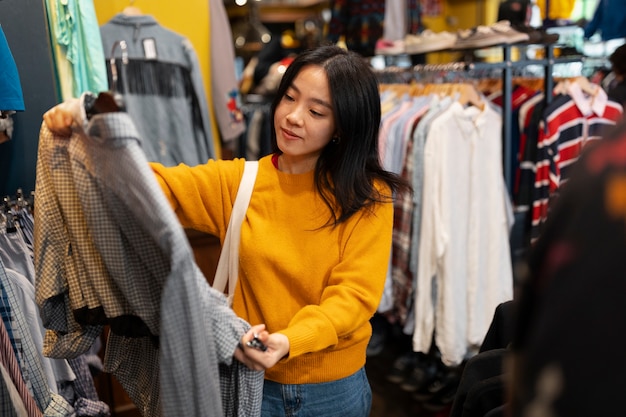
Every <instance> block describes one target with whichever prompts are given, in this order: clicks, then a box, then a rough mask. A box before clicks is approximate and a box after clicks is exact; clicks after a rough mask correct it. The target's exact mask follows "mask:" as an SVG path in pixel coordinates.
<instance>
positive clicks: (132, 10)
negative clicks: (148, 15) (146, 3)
mask: <svg viewBox="0 0 626 417" xmlns="http://www.w3.org/2000/svg"><path fill="white" fill-rule="evenodd" d="M134 4H135V0H130V5H128V6H126V7H124V10H122V14H123V15H126V16H142V15H143V12H142V11H141V9H140V8H139V7H137V6H134Z"/></svg>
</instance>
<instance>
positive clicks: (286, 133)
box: [280, 128, 300, 140]
mask: <svg viewBox="0 0 626 417" xmlns="http://www.w3.org/2000/svg"><path fill="white" fill-rule="evenodd" d="M280 130H281V131H282V132H283V137H284V138H285V139H288V140H296V139H300V136H298V135H296V134H295V133H293V132H292V131H291V130H287V129H283V128H281V129H280Z"/></svg>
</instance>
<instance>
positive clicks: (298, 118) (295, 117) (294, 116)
mask: <svg viewBox="0 0 626 417" xmlns="http://www.w3.org/2000/svg"><path fill="white" fill-rule="evenodd" d="M287 121H288V122H289V123H291V124H293V125H296V126H298V125H300V124H301V123H302V115H301V114H300V110H299V109H297V108H296V109H293V110H292V111H290V112H289V113H287Z"/></svg>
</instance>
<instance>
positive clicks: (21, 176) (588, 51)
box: [0, 0, 623, 417]
mask: <svg viewBox="0 0 626 417" xmlns="http://www.w3.org/2000/svg"><path fill="white" fill-rule="evenodd" d="M250 1H255V0H250ZM597 2H598V0H576V5H575V8H574V11H573V13H572V16H571V19H570V21H571V24H569V25H565V26H562V27H557V28H553V29H551V30H552V31H554V32H556V33H560V34H561V42H560V44H561V45H562V46H563V47H564V48H565V47H567V48H572V47H573V48H574V49H576V51H577V52H578V53H579V54H580V55H581V56H584V57H585V58H584V59H581V60H580V62H575V63H569V64H564V66H563V67H562V68H559V69H557V71H561V73H562V74H564V75H571V76H576V75H590V74H588V73H587V71H588V70H589V68H591V66H593V67H597V66H600V65H605V66H609V64H608V56H609V55H610V53H611V52H612V51H613V50H614V49H615V48H616V47H617V46H619V45H620V44H621V43H623V39H622V40H618V41H617V42H601V41H600V40H599V38H598V37H594V38H592V39H591V40H589V41H583V38H582V29H581V27H580V26H581V22H584V21H585V20H588V19H590V18H591V16H592V15H593V12H594V10H595V8H596V6H597ZM93 3H94V7H95V10H96V14H97V18H98V21H99V23H100V24H103V23H105V22H107V21H108V20H110V19H111V18H112V17H113V16H114V15H115V14H117V13H120V12H121V11H122V10H124V8H126V7H127V6H129V5H130V4H132V5H133V6H135V7H138V8H139V9H140V10H141V11H142V12H143V13H144V14H149V15H152V16H154V17H155V18H156V20H157V21H158V22H159V23H160V24H161V25H162V26H164V27H167V28H169V29H171V30H172V31H174V32H177V33H179V34H181V35H184V36H185V37H187V38H188V39H189V40H190V41H191V43H192V44H193V46H194V48H195V51H196V53H197V56H198V61H199V64H200V66H201V68H202V75H203V78H204V87H205V90H206V96H207V97H211V95H212V91H211V82H210V77H211V75H210V52H209V51H210V49H211V44H212V43H215V42H222V41H224V40H222V39H211V37H210V33H209V25H208V22H209V16H210V10H209V2H208V1H206V0H186V1H185V2H184V3H180V2H171V1H164V0H135V1H132V2H129V1H128V0H94V1H93ZM255 3H256V4H254V5H253V6H252V7H254V8H255V9H254V11H255V13H251V12H250V7H251V5H250V3H246V4H244V5H241V6H240V5H237V4H235V2H234V1H232V2H231V1H226V2H225V5H226V9H227V12H228V15H229V17H230V19H231V23H232V27H233V28H234V29H237V28H241V24H242V23H243V24H244V25H245V24H249V19H250V18H251V16H252V17H253V18H254V17H255V16H257V15H256V12H258V18H259V22H258V23H260V24H262V25H263V27H265V28H266V29H268V31H270V32H272V33H271V35H272V36H279V37H280V36H282V35H284V34H285V30H289V29H291V28H293V29H295V28H296V25H298V24H299V22H302V21H306V20H307V19H309V20H315V21H316V22H326V21H327V19H328V14H329V11H328V7H329V1H328V0H261V1H258V2H255ZM433 3H436V5H435V6H436V7H434V9H437V8H438V10H439V11H440V12H439V13H438V14H432V15H427V16H426V15H425V16H423V17H422V19H423V24H424V27H426V28H429V29H431V30H433V31H435V32H438V31H448V32H456V31H457V30H459V29H468V28H473V27H476V26H477V25H489V24H492V23H494V22H495V21H496V19H497V13H498V6H499V3H500V2H499V0H479V1H475V0H445V1H444V0H442V1H441V2H433ZM431 9H433V7H431ZM0 25H2V28H3V30H4V32H5V34H6V36H7V38H8V39H9V41H10V44H11V50H12V52H13V54H14V58H15V60H16V64H17V66H18V69H19V71H20V77H21V83H22V88H23V91H24V98H25V101H26V111H25V112H20V113H17V114H16V115H15V116H14V120H15V134H14V138H13V140H12V141H11V142H10V143H7V144H2V145H0V193H1V194H2V195H14V193H15V192H16V190H18V189H20V190H23V191H24V192H26V193H28V192H30V191H33V189H34V184H35V165H36V157H37V156H36V154H37V141H38V132H39V128H40V125H41V116H42V114H43V113H44V112H45V111H46V110H47V109H49V108H51V107H52V106H54V105H55V104H57V103H58V102H59V96H60V95H59V91H58V88H57V86H56V82H55V78H54V69H53V65H52V57H51V53H50V41H49V39H48V34H47V31H46V20H45V12H44V7H43V5H42V2H41V1H35V0H2V1H0ZM322 29H323V30H325V29H324V26H323V25H322ZM225 39H228V40H229V41H230V40H231V39H232V38H231V37H225ZM235 51H236V53H237V55H238V59H239V65H238V69H239V70H240V71H242V72H243V69H244V68H245V65H246V64H247V63H248V62H249V60H250V59H251V58H252V57H254V56H255V54H257V53H258V52H259V50H258V49H245V48H236V49H235ZM558 51H559V49H558V48H557V50H556V53H557V55H558ZM105 52H106V51H105ZM526 52H528V53H530V52H529V51H525V52H524V53H526ZM535 52H536V53H538V54H541V50H537V51H535ZM518 53H520V52H519V51H518ZM482 57H483V58H484V59H485V60H487V61H492V62H497V61H498V60H501V59H502V56H501V50H500V49H498V48H493V49H490V50H488V51H485V52H484V55H483V56H482ZM457 59H459V55H458V54H455V53H451V52H436V53H432V54H428V55H426V56H425V61H424V62H425V63H429V64H439V63H448V62H452V61H455V60H457ZM372 64H373V65H375V66H378V67H384V66H386V65H411V64H412V63H411V61H410V59H408V58H407V57H403V56H398V57H394V58H389V57H380V56H378V57H373V58H372ZM242 99H243V100H244V101H245V100H246V97H245V96H244V97H242ZM209 103H210V101H209ZM214 137H215V138H219V134H218V133H217V131H216V132H215V135H214ZM216 149H218V150H220V151H223V156H225V157H228V156H229V153H228V152H229V150H226V149H224V150H222V149H221V143H220V142H219V141H217V142H216ZM202 245H204V247H205V249H206V248H207V247H214V245H215V242H214V241H213V240H210V239H209V240H207V241H205V242H204V243H202ZM214 255H215V254H214ZM215 260H216V257H215V256H214V257H211V258H205V261H204V262H205V265H204V266H205V268H206V269H210V268H211V267H212V265H214V263H215ZM394 354H395V352H394V350H393V349H388V350H386V351H385V352H384V353H383V354H382V355H381V356H379V357H380V358H381V359H380V361H379V362H376V363H374V364H373V365H371V366H370V370H371V372H372V374H373V375H374V377H376V378H378V379H377V380H376V381H373V382H372V385H373V387H374V391H375V393H374V398H375V403H374V412H376V413H378V414H376V416H378V415H380V416H383V415H384V416H390V417H394V416H395V417H403V416H405V415H407V416H408V415H423V416H426V415H430V414H428V412H427V411H425V410H423V409H421V408H420V407H419V405H417V404H416V403H415V402H414V401H413V400H412V397H411V396H410V395H409V394H407V393H404V392H402V391H401V390H398V389H397V388H396V387H395V386H394V385H393V384H392V383H388V382H386V381H384V380H383V378H384V373H385V371H386V370H387V369H388V368H389V366H391V362H392V360H393V355H394ZM97 382H98V388H99V392H100V393H101V394H102V395H103V398H106V399H107V400H108V401H109V402H110V403H111V405H112V406H113V407H112V408H113V411H114V415H116V416H132V415H136V414H134V413H135V411H134V410H133V406H132V404H130V402H129V400H128V398H127V397H126V396H125V395H124V393H123V392H122V391H121V390H120V388H119V387H118V386H116V385H115V382H114V381H111V380H110V379H108V378H107V379H99V380H98V381H97ZM420 413H422V414H420ZM373 416H374V414H373Z"/></svg>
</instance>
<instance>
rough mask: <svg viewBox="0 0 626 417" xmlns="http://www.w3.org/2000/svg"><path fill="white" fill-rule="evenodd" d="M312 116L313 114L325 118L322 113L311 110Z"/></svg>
mask: <svg viewBox="0 0 626 417" xmlns="http://www.w3.org/2000/svg"><path fill="white" fill-rule="evenodd" d="M311 114H312V115H313V116H323V114H322V113H319V112H316V111H315V110H311Z"/></svg>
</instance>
